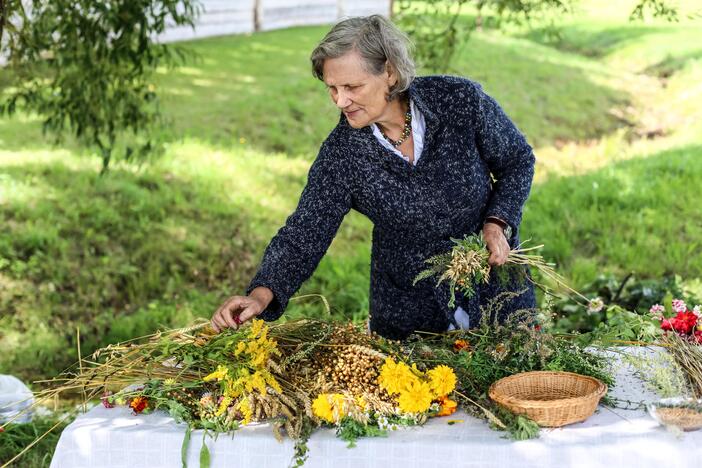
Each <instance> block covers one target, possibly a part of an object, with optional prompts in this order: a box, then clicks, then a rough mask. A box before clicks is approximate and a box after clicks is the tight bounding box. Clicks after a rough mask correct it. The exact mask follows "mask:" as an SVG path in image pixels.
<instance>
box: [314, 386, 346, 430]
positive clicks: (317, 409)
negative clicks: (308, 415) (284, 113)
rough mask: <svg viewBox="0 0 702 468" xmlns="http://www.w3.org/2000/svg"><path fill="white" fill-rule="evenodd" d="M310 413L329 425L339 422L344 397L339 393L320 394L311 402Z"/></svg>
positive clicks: (342, 414) (342, 415)
mask: <svg viewBox="0 0 702 468" xmlns="http://www.w3.org/2000/svg"><path fill="white" fill-rule="evenodd" d="M312 412H313V413H314V414H315V416H317V417H318V418H319V419H323V420H324V421H327V422H329V423H336V422H339V421H341V420H342V419H343V418H344V416H345V415H346V413H345V411H344V395H342V394H340V393H322V394H320V395H319V396H318V397H317V398H316V399H315V400H314V402H312Z"/></svg>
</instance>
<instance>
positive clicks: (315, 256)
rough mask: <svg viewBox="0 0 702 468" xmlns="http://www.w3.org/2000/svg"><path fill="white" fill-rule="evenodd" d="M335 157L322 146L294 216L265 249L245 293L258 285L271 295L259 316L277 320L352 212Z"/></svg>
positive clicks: (337, 160) (328, 146)
mask: <svg viewBox="0 0 702 468" xmlns="http://www.w3.org/2000/svg"><path fill="white" fill-rule="evenodd" d="M343 174H344V171H343V170H342V169H341V167H340V159H339V155H338V154H337V152H336V151H335V150H334V149H332V148H331V147H330V145H329V144H328V143H325V144H324V145H323V146H322V148H321V149H320V152H319V155H318V156H317V159H316V160H315V161H314V162H313V163H312V166H311V167H310V170H309V174H308V177H307V184H306V186H305V188H304V189H303V191H302V195H301V196H300V200H299V202H298V205H297V208H296V209H295V211H294V212H293V213H292V214H291V215H290V216H289V217H288V219H287V220H286V221H285V225H284V226H283V227H282V228H280V230H279V231H278V233H277V234H276V235H275V236H274V237H273V239H272V240H271V241H270V243H269V244H268V247H267V248H266V251H265V253H264V255H263V259H262V261H261V265H260V267H259V269H258V272H257V273H256V275H255V276H254V278H253V279H252V280H251V283H250V285H249V287H248V288H247V291H246V292H247V294H249V293H250V292H251V291H252V290H253V289H255V288H256V287H258V286H265V287H267V288H269V289H270V290H271V291H273V296H274V297H273V301H272V302H271V303H270V305H269V306H268V307H267V308H266V310H265V311H263V313H262V314H261V315H260V317H261V318H262V319H264V320H267V321H271V320H275V319H277V318H279V317H280V316H281V315H282V314H283V312H284V311H285V308H286V307H287V304H288V300H289V299H290V297H291V296H292V295H293V294H294V293H295V292H296V291H297V290H298V289H299V288H300V286H301V285H302V283H303V282H304V281H305V280H307V279H308V278H309V277H310V276H311V275H312V273H313V272H314V270H315V268H316V267H317V265H318V264H319V262H320V260H321V259H322V257H323V256H324V254H325V252H326V251H327V249H328V248H329V245H330V244H331V242H332V240H333V239H334V236H335V235H336V232H337V230H338V229H339V225H340V224H341V222H342V221H343V219H344V216H345V215H346V213H348V212H349V210H350V208H351V195H350V192H349V190H347V188H346V183H345V180H344V177H343Z"/></svg>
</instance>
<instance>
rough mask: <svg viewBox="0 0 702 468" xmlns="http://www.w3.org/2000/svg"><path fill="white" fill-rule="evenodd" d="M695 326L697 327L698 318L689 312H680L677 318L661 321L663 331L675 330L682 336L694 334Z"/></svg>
mask: <svg viewBox="0 0 702 468" xmlns="http://www.w3.org/2000/svg"><path fill="white" fill-rule="evenodd" d="M695 326H697V316H696V315H695V314H694V313H693V312H690V311H689V310H688V311H685V312H678V313H677V315H676V316H675V317H673V318H670V319H663V320H662V321H661V328H662V329H663V330H667V331H670V330H674V331H676V332H678V333H679V334H681V335H690V334H692V331H693V330H694V329H695Z"/></svg>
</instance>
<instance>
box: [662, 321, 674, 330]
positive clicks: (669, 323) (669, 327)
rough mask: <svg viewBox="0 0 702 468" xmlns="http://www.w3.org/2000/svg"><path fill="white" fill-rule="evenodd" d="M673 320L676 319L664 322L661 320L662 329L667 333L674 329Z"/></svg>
mask: <svg viewBox="0 0 702 468" xmlns="http://www.w3.org/2000/svg"><path fill="white" fill-rule="evenodd" d="M673 320H675V319H667V318H664V319H663V320H661V329H662V330H665V331H671V330H672V329H673Z"/></svg>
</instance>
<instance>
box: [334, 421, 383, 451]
mask: <svg viewBox="0 0 702 468" xmlns="http://www.w3.org/2000/svg"><path fill="white" fill-rule="evenodd" d="M336 435H337V437H339V438H340V439H341V440H344V441H346V443H347V447H348V448H353V447H355V446H356V441H357V440H358V439H360V438H361V437H387V435H388V432H387V431H386V430H383V429H380V428H379V427H378V426H377V425H376V424H370V423H369V424H363V423H361V422H359V421H356V420H355V419H352V418H344V419H343V420H342V421H341V423H340V424H339V426H338V427H337V428H336Z"/></svg>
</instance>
